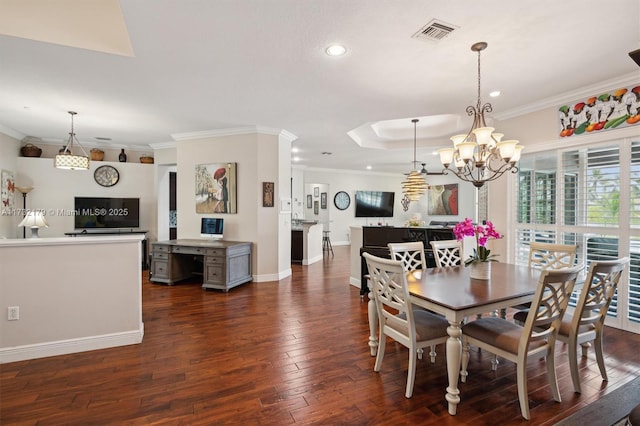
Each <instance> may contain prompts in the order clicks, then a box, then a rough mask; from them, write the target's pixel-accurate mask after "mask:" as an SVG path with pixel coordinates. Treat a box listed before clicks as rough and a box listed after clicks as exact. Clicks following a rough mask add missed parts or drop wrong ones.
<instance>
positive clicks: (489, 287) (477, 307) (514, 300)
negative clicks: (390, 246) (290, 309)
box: [368, 262, 540, 415]
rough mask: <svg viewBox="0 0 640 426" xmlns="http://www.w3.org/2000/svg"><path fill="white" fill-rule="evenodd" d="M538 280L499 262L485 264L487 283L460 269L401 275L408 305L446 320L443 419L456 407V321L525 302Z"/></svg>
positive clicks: (373, 340) (373, 333)
mask: <svg viewBox="0 0 640 426" xmlns="http://www.w3.org/2000/svg"><path fill="white" fill-rule="evenodd" d="M539 278H540V270H538V269H532V268H529V267H527V266H519V265H513V264H509V263H502V262H492V263H491V278H490V279H488V280H478V279H472V278H471V277H470V276H469V268H466V267H464V266H453V267H447V268H429V269H425V270H416V271H412V272H408V273H407V285H408V286H409V293H410V296H411V302H412V303H413V304H414V305H417V306H421V307H423V308H426V309H428V310H430V311H433V312H437V313H439V314H442V315H443V316H444V317H445V318H446V319H447V320H448V321H449V327H448V328H447V334H449V339H448V340H447V343H446V357H447V375H448V378H449V386H448V387H447V389H446V395H445V399H446V400H447V402H448V408H449V414H451V415H455V414H456V409H457V406H458V404H459V403H460V391H459V389H458V380H459V377H460V357H461V353H462V342H461V340H460V336H461V335H462V330H461V328H460V326H461V322H462V321H463V320H464V319H465V318H467V317H468V318H472V317H475V316H476V315H477V314H485V313H490V312H494V311H496V310H499V309H500V308H507V307H510V306H515V305H519V304H522V303H525V302H531V301H532V300H533V296H534V293H535V290H536V287H537V285H538V280H539ZM371 297H372V296H371V295H370V296H369V298H370V300H369V306H368V308H369V328H370V336H369V347H370V349H371V356H375V355H376V353H377V348H378V337H377V335H378V333H377V329H378V315H377V312H376V308H375V303H374V302H373V300H371Z"/></svg>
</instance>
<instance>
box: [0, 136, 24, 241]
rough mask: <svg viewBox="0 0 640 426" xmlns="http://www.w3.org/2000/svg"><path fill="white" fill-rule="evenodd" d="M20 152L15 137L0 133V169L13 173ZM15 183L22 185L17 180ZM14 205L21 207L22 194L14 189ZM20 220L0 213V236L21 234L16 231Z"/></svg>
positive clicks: (10, 236)
mask: <svg viewBox="0 0 640 426" xmlns="http://www.w3.org/2000/svg"><path fill="white" fill-rule="evenodd" d="M19 152H20V143H19V142H18V140H17V139H14V138H12V137H10V136H7V135H5V134H4V133H0V170H7V171H10V172H13V173H14V176H15V173H16V171H17V165H16V158H17V157H18V153H19ZM17 185H21V186H26V185H23V184H22V182H20V181H18V182H17ZM14 195H15V207H16V208H22V194H21V193H20V192H19V191H17V190H16V191H15V193H14ZM1 207H2V206H0V208H1ZM18 223H20V220H19V219H18V218H16V217H15V216H13V215H11V214H4V215H3V214H0V238H16V237H17V236H18V235H22V232H21V231H20V232H18V231H19V229H18V227H17V225H18Z"/></svg>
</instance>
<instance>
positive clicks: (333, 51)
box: [325, 44, 347, 56]
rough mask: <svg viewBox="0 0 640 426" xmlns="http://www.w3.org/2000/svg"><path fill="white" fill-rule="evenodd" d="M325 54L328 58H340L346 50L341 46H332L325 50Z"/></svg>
mask: <svg viewBox="0 0 640 426" xmlns="http://www.w3.org/2000/svg"><path fill="white" fill-rule="evenodd" d="M325 52H326V53H327V55H329V56H342V55H344V54H345V53H347V48H346V47H344V46H343V45H341V44H332V45H330V46H329V47H327V48H326V49H325Z"/></svg>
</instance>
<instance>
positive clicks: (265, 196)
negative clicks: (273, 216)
mask: <svg viewBox="0 0 640 426" xmlns="http://www.w3.org/2000/svg"><path fill="white" fill-rule="evenodd" d="M273 186H274V185H273V182H262V207H273Z"/></svg>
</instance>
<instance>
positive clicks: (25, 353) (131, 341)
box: [0, 324, 144, 364]
mask: <svg viewBox="0 0 640 426" xmlns="http://www.w3.org/2000/svg"><path fill="white" fill-rule="evenodd" d="M143 337H144V324H140V329H139V330H132V331H125V332H122V333H113V334H104V335H101V336H89V337H81V338H78V339H70V340H58V341H55V342H46V343H37V344H32V345H24V346H15V347H12V348H0V364H6V363H8V362H16V361H25V360H28V359H36V358H45V357H49V356H56V355H66V354H73V353H77V352H85V351H93V350H96V349H106V348H114V347H117V346H127V345H135V344H137V343H140V342H142V338H143Z"/></svg>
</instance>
